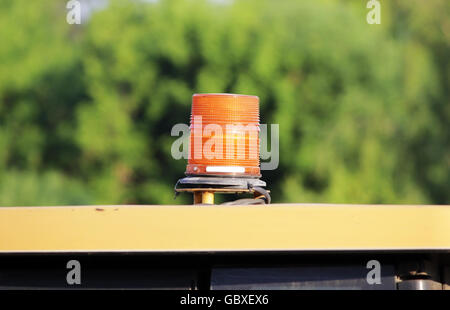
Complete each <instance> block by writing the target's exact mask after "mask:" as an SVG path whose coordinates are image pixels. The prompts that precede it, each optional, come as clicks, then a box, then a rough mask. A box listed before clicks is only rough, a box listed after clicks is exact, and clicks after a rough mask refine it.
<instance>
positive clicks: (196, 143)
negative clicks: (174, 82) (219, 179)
mask: <svg viewBox="0 0 450 310" xmlns="http://www.w3.org/2000/svg"><path fill="white" fill-rule="evenodd" d="M190 130H191V134H190V151H189V153H190V154H189V160H188V166H187V169H186V174H187V175H219V176H224V175H230V176H245V177H260V169H259V98H258V97H257V96H247V95H235V94H195V95H193V97H192V111H191V126H190Z"/></svg>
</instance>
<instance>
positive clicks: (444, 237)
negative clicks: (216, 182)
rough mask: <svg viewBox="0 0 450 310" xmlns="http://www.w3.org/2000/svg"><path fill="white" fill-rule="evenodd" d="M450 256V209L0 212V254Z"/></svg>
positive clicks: (38, 209) (55, 209) (292, 207)
mask: <svg viewBox="0 0 450 310" xmlns="http://www.w3.org/2000/svg"><path fill="white" fill-rule="evenodd" d="M433 249H436V250H450V206H410V205H331V204H273V205H265V206H193V205H191V206H145V205H139V206H136V205H131V206H125V205H120V206H65V207H0V253H5V252H6V253H10V252H80V251H86V252H117V251H124V252H129V251H131V252H134V251H136V252H172V251H296V250H299V251H311V250H433Z"/></svg>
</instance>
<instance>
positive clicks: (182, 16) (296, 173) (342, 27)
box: [0, 0, 450, 205]
mask: <svg viewBox="0 0 450 310" xmlns="http://www.w3.org/2000/svg"><path fill="white" fill-rule="evenodd" d="M381 2H382V3H381V8H382V15H381V16H382V17H381V25H369V24H367V22H366V14H367V13H368V10H367V9H366V7H365V2H364V1H325V0H324V1H317V0H316V1H287V0H285V1H269V0H253V1H252V0H242V1H189V0H179V1H177V0H173V1H163V0H159V1H150V2H149V1H147V2H146V1H136V0H135V1H132V0H129V1H125V0H123V1H110V3H109V5H108V6H107V7H106V8H105V9H102V10H99V11H98V12H95V13H94V14H93V15H92V16H90V17H89V19H88V20H87V21H86V22H85V23H83V24H82V25H68V24H67V22H66V13H67V10H66V8H65V1H58V0H55V1H49V0H38V1H29V0H1V1H0V205H56V204H116V203H149V204H172V203H190V199H191V198H190V197H188V196H187V195H186V196H181V197H180V198H179V199H178V200H176V201H175V202H174V201H173V186H174V184H175V182H176V180H177V179H178V178H180V177H182V176H183V173H184V169H185V164H186V162H185V161H184V160H179V161H176V160H174V159H173V158H172V157H171V154H170V147H171V144H172V142H173V141H174V140H175V137H171V136H170V131H171V128H172V126H173V125H174V124H176V123H188V121H189V114H190V104H191V95H192V94H193V93H206V92H232V93H243V94H252V95H258V96H259V97H260V100H261V118H262V122H263V123H278V124H280V166H279V167H278V169H277V170H275V171H266V172H263V179H265V180H266V181H268V183H269V188H270V189H271V190H272V193H273V198H274V201H275V202H336V203H449V202H450V199H449V192H450V190H449V189H450V188H449V184H450V182H449V181H450V180H449V176H450V173H449V167H450V152H449V126H448V125H449V114H450V111H449V103H450V100H449V99H450V94H449V85H450V82H449V73H450V66H449V64H450V2H449V1H448V0H433V1H422V0H411V1H389V2H387V1H381Z"/></svg>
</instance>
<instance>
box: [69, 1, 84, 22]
mask: <svg viewBox="0 0 450 310" xmlns="http://www.w3.org/2000/svg"><path fill="white" fill-rule="evenodd" d="M66 8H67V10H68V12H67V15H66V21H67V23H68V24H70V25H73V24H77V25H79V24H81V3H80V1H78V0H70V1H67V4H66Z"/></svg>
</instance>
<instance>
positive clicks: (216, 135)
mask: <svg viewBox="0 0 450 310" xmlns="http://www.w3.org/2000/svg"><path fill="white" fill-rule="evenodd" d="M268 129H269V126H268V125H267V124H260V125H259V126H255V125H243V124H227V125H225V126H224V125H219V124H207V125H205V126H204V127H203V126H202V117H201V116H195V117H194V119H193V123H192V126H191V128H189V126H188V125H187V124H182V123H180V124H176V125H174V126H173V127H172V130H171V136H173V137H174V136H178V137H179V138H177V139H176V140H175V141H174V142H173V143H172V147H171V154H172V157H173V158H174V159H176V160H179V159H191V156H193V159H203V158H205V159H208V160H214V159H218V160H222V159H244V160H245V159H250V160H254V159H258V145H257V143H258V139H259V151H260V152H259V153H260V159H261V160H262V162H261V170H275V169H277V168H278V164H279V160H280V155H279V147H280V142H279V132H280V126H279V124H271V125H270V140H269V139H268ZM191 130H192V137H193V139H192V140H191V141H190V136H191ZM258 136H259V138H258ZM246 137H247V138H246ZM190 142H191V143H192V145H191V143H190ZM269 142H270V143H269ZM269 144H270V150H269ZM190 148H193V152H190ZM191 153H192V154H193V155H191Z"/></svg>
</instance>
